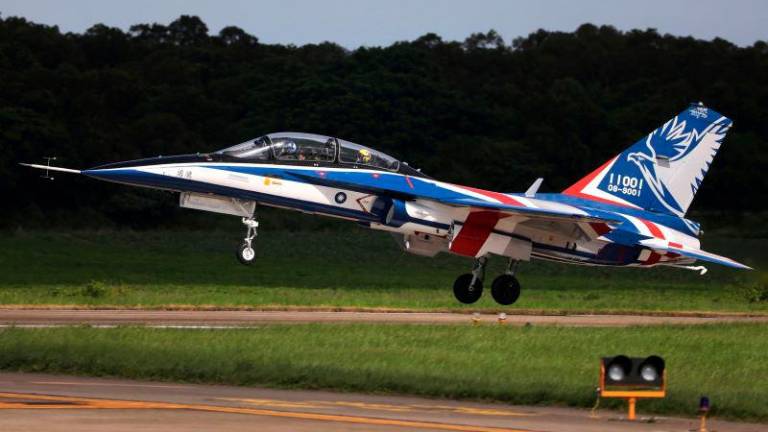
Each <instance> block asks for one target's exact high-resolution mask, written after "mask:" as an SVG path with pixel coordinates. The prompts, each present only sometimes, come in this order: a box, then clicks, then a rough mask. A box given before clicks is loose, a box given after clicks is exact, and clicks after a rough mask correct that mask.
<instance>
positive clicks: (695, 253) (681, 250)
mask: <svg viewBox="0 0 768 432" xmlns="http://www.w3.org/2000/svg"><path fill="white" fill-rule="evenodd" d="M642 243H643V244H645V245H646V246H648V247H650V248H652V249H654V250H655V251H656V252H659V253H662V254H664V253H675V254H678V255H682V256H684V257H687V258H693V259H696V260H699V261H706V262H711V263H715V264H720V265H724V266H726V267H733V268H737V269H744V270H752V267H749V266H747V265H744V264H742V263H740V262H737V261H734V260H732V259H730V258H728V257H724V256H720V255H717V254H713V253H711V252H707V251H704V250H701V249H691V248H686V247H684V246H682V245H680V246H678V245H677V244H674V246H673V245H672V244H670V245H667V246H665V245H662V244H660V242H658V241H655V240H649V241H647V242H642Z"/></svg>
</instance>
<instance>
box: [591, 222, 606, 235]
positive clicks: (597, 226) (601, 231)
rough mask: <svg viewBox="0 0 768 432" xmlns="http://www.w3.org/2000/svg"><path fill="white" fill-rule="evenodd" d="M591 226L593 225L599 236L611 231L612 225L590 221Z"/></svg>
mask: <svg viewBox="0 0 768 432" xmlns="http://www.w3.org/2000/svg"><path fill="white" fill-rule="evenodd" d="M589 226H591V227H592V229H593V230H595V232H596V233H597V235H598V236H601V235H605V234H608V233H609V232H611V227H609V226H608V224H605V223H602V222H590V223H589Z"/></svg>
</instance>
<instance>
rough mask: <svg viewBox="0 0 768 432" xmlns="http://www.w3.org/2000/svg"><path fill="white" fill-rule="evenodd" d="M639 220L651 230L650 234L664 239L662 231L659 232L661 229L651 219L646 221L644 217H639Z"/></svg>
mask: <svg viewBox="0 0 768 432" xmlns="http://www.w3.org/2000/svg"><path fill="white" fill-rule="evenodd" d="M640 221H641V222H642V223H643V224H645V226H646V227H648V230H649V231H650V232H651V235H653V236H654V237H656V238H659V239H662V240H664V239H665V237H664V233H663V232H661V229H660V228H659V227H658V226H656V224H655V223H653V222H651V221H647V220H645V219H640Z"/></svg>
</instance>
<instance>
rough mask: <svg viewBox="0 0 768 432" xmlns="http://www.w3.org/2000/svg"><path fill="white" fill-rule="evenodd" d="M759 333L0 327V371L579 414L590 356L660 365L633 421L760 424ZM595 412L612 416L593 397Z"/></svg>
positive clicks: (766, 347) (728, 328)
mask: <svg viewBox="0 0 768 432" xmlns="http://www.w3.org/2000/svg"><path fill="white" fill-rule="evenodd" d="M766 352H768V327H766V326H759V325H712V326H696V327H636V328H627V329H610V328H602V329H586V328H564V327H523V328H520V327H509V326H496V325H486V326H479V327H473V326H469V325H468V326H407V325H341V324H338V325H332V324H314V325H275V326H265V327H259V328H254V329H239V330H178V329H146V328H115V329H92V328H85V327H78V328H56V329H33V330H30V329H13V328H11V329H5V330H0V368H1V369H4V370H22V371H45V372H62V373H71V374H87V375H96V376H119V377H129V378H140V379H159V380H174V381H186V382H205V383H227V384H236V385H266V386H275V387H289V388H290V387H298V388H326V389H339V390H345V391H363V392H376V393H386V392H393V393H403V394H417V395H427V396H434V397H448V398H464V399H486V400H498V401H506V402H512V403H520V404H555V405H569V406H580V407H589V406H592V405H593V404H594V402H595V392H594V389H595V387H596V386H597V376H598V367H599V366H598V358H599V357H600V356H601V355H613V354H620V353H626V354H628V355H637V356H644V355H649V354H652V353H655V354H659V355H661V356H663V357H664V358H665V359H666V361H667V368H668V369H667V370H668V376H669V391H668V397H667V398H666V399H664V400H663V401H641V402H640V411H641V412H642V413H666V414H679V415H690V416H693V415H695V412H696V407H697V403H698V399H699V397H700V396H701V395H707V396H709V397H710V399H711V400H712V403H713V407H714V410H713V414H714V415H716V416H722V417H729V418H734V419H745V420H758V421H768V364H767V363H766V362H765V353H766ZM601 406H604V407H605V406H611V407H619V406H621V403H620V402H617V401H607V400H605V401H603V403H602V404H601Z"/></svg>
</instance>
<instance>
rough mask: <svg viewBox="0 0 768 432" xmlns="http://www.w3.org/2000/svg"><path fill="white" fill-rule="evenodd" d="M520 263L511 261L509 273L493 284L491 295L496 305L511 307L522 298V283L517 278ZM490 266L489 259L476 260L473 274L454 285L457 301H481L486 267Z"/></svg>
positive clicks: (463, 276) (458, 279)
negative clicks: (516, 272)
mask: <svg viewBox="0 0 768 432" xmlns="http://www.w3.org/2000/svg"><path fill="white" fill-rule="evenodd" d="M518 263H519V261H517V260H510V261H509V265H508V266H507V271H506V272H505V273H504V274H503V275H501V276H499V277H497V278H496V279H494V280H493V283H492V284H491V295H492V296H493V299H494V300H496V303H498V304H501V305H505V306H507V305H511V304H513V303H514V302H516V301H517V299H518V297H520V282H518V281H517V278H516V277H515V271H516V270H517V265H518ZM487 264H488V258H486V257H480V258H478V259H476V260H475V265H474V267H473V268H472V273H465V274H463V275H461V276H459V277H458V278H456V281H455V282H454V283H453V295H454V296H456V300H458V301H460V302H462V303H464V304H471V303H474V302H476V301H478V300H479V299H480V296H481V295H483V279H485V266H486V265H487Z"/></svg>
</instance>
